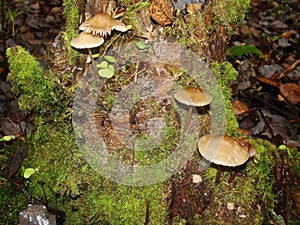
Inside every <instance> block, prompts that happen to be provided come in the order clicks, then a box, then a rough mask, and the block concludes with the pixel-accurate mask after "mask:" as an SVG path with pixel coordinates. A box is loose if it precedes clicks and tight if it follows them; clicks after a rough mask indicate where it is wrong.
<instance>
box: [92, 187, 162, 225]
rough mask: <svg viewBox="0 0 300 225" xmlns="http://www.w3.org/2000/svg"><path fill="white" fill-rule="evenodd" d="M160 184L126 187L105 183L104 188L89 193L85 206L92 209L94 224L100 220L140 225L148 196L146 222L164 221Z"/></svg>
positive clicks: (109, 222) (108, 222) (143, 219)
mask: <svg viewBox="0 0 300 225" xmlns="http://www.w3.org/2000/svg"><path fill="white" fill-rule="evenodd" d="M163 187H164V185H162V184H156V185H152V186H149V187H129V186H124V185H116V184H114V183H110V182H107V183H106V184H105V187H104V188H105V191H103V190H99V189H95V190H94V191H91V192H90V193H89V196H88V205H87V206H88V208H89V210H91V212H92V213H91V216H92V218H93V222H94V224H99V222H103V221H105V222H106V223H107V224H116V225H118V224H120V225H121V224H122V225H123V224H125V225H127V224H128V225H131V224H143V223H144V221H145V215H146V199H149V212H150V218H149V221H150V223H149V224H157V225H159V224H166V210H165V208H164V206H163V205H162V202H163V201H162V200H163V199H162V198H163V195H162V192H163V189H164V188H163ZM92 206H97V208H93V207H92ZM104 224H105V223H104Z"/></svg>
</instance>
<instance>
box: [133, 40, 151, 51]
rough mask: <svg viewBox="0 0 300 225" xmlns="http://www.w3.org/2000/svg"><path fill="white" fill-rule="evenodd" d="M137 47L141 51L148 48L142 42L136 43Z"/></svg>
mask: <svg viewBox="0 0 300 225" xmlns="http://www.w3.org/2000/svg"><path fill="white" fill-rule="evenodd" d="M135 45H136V47H137V48H138V49H140V50H144V49H146V48H148V46H147V45H146V44H145V43H144V42H142V41H138V42H136V43H135Z"/></svg>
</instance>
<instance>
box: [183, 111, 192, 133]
mask: <svg viewBox="0 0 300 225" xmlns="http://www.w3.org/2000/svg"><path fill="white" fill-rule="evenodd" d="M192 112H193V106H192V105H190V106H189V111H188V115H187V118H186V122H185V124H184V128H183V134H185V132H186V130H187V128H188V126H189V123H190V120H191V116H192Z"/></svg>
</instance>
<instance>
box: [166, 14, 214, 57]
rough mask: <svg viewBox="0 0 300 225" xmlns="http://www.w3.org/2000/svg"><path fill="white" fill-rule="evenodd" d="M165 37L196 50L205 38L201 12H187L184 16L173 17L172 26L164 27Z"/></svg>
mask: <svg viewBox="0 0 300 225" xmlns="http://www.w3.org/2000/svg"><path fill="white" fill-rule="evenodd" d="M164 33H165V35H166V37H167V38H168V39H170V40H172V41H174V42H176V43H179V44H181V45H183V46H184V47H186V48H190V49H191V50H192V51H194V52H198V49H199V48H200V46H201V44H202V43H204V42H205V41H206V40H207V38H208V37H207V35H206V32H205V29H204V15H203V14H197V15H194V14H188V15H185V16H184V17H179V16H177V17H175V18H174V21H173V23H172V26H168V27H165V29H164Z"/></svg>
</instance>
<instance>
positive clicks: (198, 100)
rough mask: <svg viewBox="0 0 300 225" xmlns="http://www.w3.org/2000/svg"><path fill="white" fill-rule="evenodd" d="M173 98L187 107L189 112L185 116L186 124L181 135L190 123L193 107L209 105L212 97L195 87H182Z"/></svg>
mask: <svg viewBox="0 0 300 225" xmlns="http://www.w3.org/2000/svg"><path fill="white" fill-rule="evenodd" d="M174 98H175V99H176V100H177V101H178V102H180V103H182V104H185V105H188V106H189V112H188V115H187V119H186V123H185V126H184V129H183V133H185V131H186V130H187V127H188V125H189V123H190V119H191V115H192V111H193V107H194V106H205V105H208V104H209V103H211V101H212V96H211V95H210V94H209V93H208V92H207V91H205V90H203V89H201V88H195V87H184V88H181V89H179V90H178V91H177V92H176V93H175V95H174Z"/></svg>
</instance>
